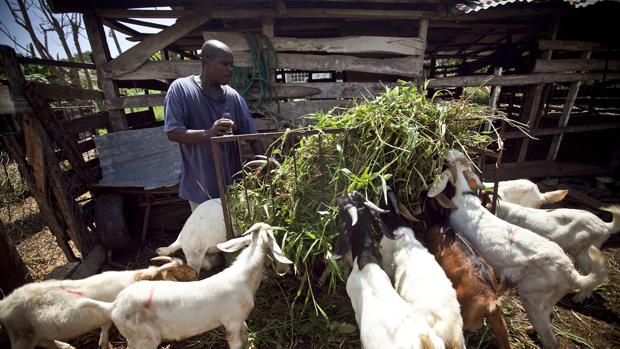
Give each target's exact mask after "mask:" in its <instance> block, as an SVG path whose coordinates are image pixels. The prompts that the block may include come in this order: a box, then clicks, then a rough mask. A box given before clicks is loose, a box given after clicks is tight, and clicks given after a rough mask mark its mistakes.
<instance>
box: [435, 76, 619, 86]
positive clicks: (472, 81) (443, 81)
mask: <svg viewBox="0 0 620 349" xmlns="http://www.w3.org/2000/svg"><path fill="white" fill-rule="evenodd" d="M603 78H605V79H607V80H612V79H620V73H607V74H604V73H580V74H571V73H550V74H519V75H503V76H493V75H471V76H449V77H443V78H435V79H431V80H430V81H429V87H432V88H446V87H468V86H500V85H501V86H521V85H536V84H546V83H556V82H573V81H587V80H603Z"/></svg>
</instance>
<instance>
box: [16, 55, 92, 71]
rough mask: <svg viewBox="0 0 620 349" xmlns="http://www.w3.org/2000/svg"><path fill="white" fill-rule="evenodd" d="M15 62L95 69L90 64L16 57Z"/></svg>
mask: <svg viewBox="0 0 620 349" xmlns="http://www.w3.org/2000/svg"><path fill="white" fill-rule="evenodd" d="M17 61H18V62H19V63H21V64H39V65H46V66H49V65H52V66H56V67H66V68H85V69H96V67H95V65H94V64H92V63H81V62H65V61H56V60H52V59H42V58H33V57H18V58H17Z"/></svg>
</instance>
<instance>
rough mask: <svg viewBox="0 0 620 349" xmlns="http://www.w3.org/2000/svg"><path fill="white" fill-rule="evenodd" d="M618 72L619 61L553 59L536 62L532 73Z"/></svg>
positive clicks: (619, 68)
mask: <svg viewBox="0 0 620 349" xmlns="http://www.w3.org/2000/svg"><path fill="white" fill-rule="evenodd" d="M596 70H607V71H620V60H606V59H583V58H575V59H553V60H541V59H537V60H536V65H535V66H534V70H533V72H534V73H557V72H565V71H596Z"/></svg>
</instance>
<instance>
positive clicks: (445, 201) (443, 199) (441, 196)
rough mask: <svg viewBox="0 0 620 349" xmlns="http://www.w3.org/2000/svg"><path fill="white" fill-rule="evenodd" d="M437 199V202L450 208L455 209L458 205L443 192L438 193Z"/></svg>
mask: <svg viewBox="0 0 620 349" xmlns="http://www.w3.org/2000/svg"><path fill="white" fill-rule="evenodd" d="M435 199H436V200H437V203H439V205H441V207H443V208H447V209H450V210H455V209H457V208H458V207H456V205H455V204H454V202H452V200H450V199H448V197H447V196H445V195H444V194H443V193H441V194H439V195H437V197H436V198H435Z"/></svg>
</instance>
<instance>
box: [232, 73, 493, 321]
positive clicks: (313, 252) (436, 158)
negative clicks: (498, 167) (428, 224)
mask: <svg viewBox="0 0 620 349" xmlns="http://www.w3.org/2000/svg"><path fill="white" fill-rule="evenodd" d="M312 118H313V126H312V129H315V130H319V131H322V132H320V133H319V134H317V135H312V136H306V137H303V138H301V139H299V140H298V141H297V142H295V145H294V146H292V147H286V146H285V145H286V144H289V143H290V141H291V138H292V133H290V132H289V133H286V134H285V135H284V136H282V138H280V139H279V140H277V141H276V142H274V143H273V144H272V145H271V149H270V151H271V153H272V155H274V156H282V159H283V160H282V161H281V166H279V167H275V166H271V168H270V171H267V173H263V174H256V173H252V172H249V171H248V172H247V173H246V174H245V176H244V179H243V180H241V181H239V182H237V183H236V184H233V185H232V186H230V187H229V191H228V200H229V208H230V212H231V216H232V218H233V224H234V226H235V230H236V231H237V232H242V231H244V230H245V229H246V228H248V227H249V226H251V225H252V224H253V223H255V222H259V221H264V222H267V223H269V224H271V225H273V226H279V227H282V228H283V231H281V232H279V235H278V236H279V237H280V238H279V239H281V246H282V247H283V250H284V252H285V253H286V255H287V256H288V257H289V258H290V259H291V260H293V261H294V262H295V273H296V276H297V277H298V278H299V280H300V284H299V287H298V288H297V291H296V292H297V293H296V295H295V297H296V299H297V300H303V304H304V307H303V308H304V309H305V306H307V305H309V304H312V305H314V307H315V310H316V311H317V312H318V313H319V314H323V315H324V314H325V313H324V312H323V309H322V306H321V305H320V304H317V302H316V300H315V297H314V296H315V295H314V293H313V286H314V285H315V284H316V281H317V279H318V277H319V275H321V272H322V270H323V269H324V267H325V266H327V268H328V269H330V271H331V276H330V279H329V285H330V287H334V286H335V284H336V282H338V279H341V272H340V270H339V268H338V264H337V263H335V262H334V261H330V260H328V259H327V257H329V256H330V253H331V251H332V246H333V242H334V238H335V237H336V236H337V234H338V232H339V222H337V219H336V217H337V200H338V198H340V197H342V196H344V195H345V194H346V193H347V192H350V191H352V190H358V191H360V192H362V193H365V194H366V195H367V197H369V198H370V199H371V200H372V199H373V198H377V197H378V195H383V194H384V193H385V188H386V186H387V185H389V186H390V187H391V188H392V189H394V191H395V192H396V193H397V196H398V197H399V199H400V200H401V201H402V202H405V203H408V204H409V205H413V204H414V203H415V202H416V201H417V198H418V194H419V193H420V192H421V191H422V190H425V189H428V187H429V186H430V185H431V183H432V182H433V180H434V179H435V178H437V177H438V176H439V174H440V172H441V167H442V165H443V155H444V154H445V152H446V151H447V149H449V148H456V149H459V150H461V151H463V152H465V153H468V154H470V155H474V152H473V150H474V149H485V148H486V147H487V146H488V145H489V144H490V143H491V142H492V141H493V140H494V138H493V137H492V136H493V135H494V134H493V133H492V132H480V130H481V125H482V124H483V123H484V122H487V121H489V119H490V117H489V116H488V115H487V110H486V109H485V108H484V107H480V106H477V105H473V104H471V103H468V102H467V101H463V100H453V101H445V102H434V101H433V98H430V99H429V98H426V96H425V94H424V93H423V92H421V91H419V90H418V89H417V88H416V87H415V86H413V85H411V84H407V83H401V84H400V85H399V86H397V87H394V88H386V90H385V92H384V93H383V94H381V95H379V96H377V97H375V98H372V99H366V100H363V101H360V102H359V103H358V104H357V105H356V106H355V107H353V108H351V109H348V110H332V112H330V113H327V114H315V115H313V116H312ZM331 129H340V130H342V131H341V132H338V133H328V132H325V131H327V130H331Z"/></svg>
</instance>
